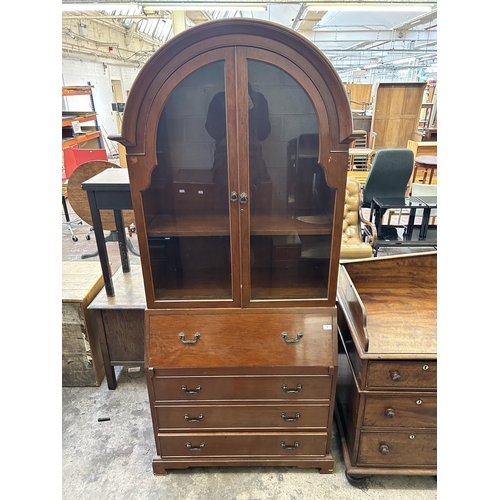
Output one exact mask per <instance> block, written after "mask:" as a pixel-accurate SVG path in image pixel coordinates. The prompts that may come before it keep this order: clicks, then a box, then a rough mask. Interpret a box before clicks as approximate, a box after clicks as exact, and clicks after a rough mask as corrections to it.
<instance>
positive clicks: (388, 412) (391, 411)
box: [385, 408, 396, 418]
mask: <svg viewBox="0 0 500 500" xmlns="http://www.w3.org/2000/svg"><path fill="white" fill-rule="evenodd" d="M385 416H386V417H387V418H394V417H395V416H396V412H395V410H394V408H387V410H385Z"/></svg>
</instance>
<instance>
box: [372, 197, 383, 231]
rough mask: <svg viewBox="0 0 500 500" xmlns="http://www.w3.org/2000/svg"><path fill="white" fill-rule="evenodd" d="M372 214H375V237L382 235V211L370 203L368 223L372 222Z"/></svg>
mask: <svg viewBox="0 0 500 500" xmlns="http://www.w3.org/2000/svg"><path fill="white" fill-rule="evenodd" d="M373 214H375V221H374V224H375V228H376V229H377V235H379V236H380V235H381V234H382V215H381V214H382V210H381V209H380V207H379V206H378V205H377V204H375V203H374V202H373V201H372V206H371V208H370V221H371V220H373Z"/></svg>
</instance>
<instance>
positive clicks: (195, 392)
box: [181, 385, 201, 394]
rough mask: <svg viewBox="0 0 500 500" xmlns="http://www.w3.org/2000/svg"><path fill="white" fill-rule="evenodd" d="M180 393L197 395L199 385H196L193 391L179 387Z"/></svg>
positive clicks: (199, 388)
mask: <svg viewBox="0 0 500 500" xmlns="http://www.w3.org/2000/svg"><path fill="white" fill-rule="evenodd" d="M181 389H182V391H183V392H185V393H186V394H198V393H199V392H200V391H201V385H197V386H196V389H195V390H194V391H189V390H188V388H187V387H186V386H185V385H183V386H182V387H181Z"/></svg>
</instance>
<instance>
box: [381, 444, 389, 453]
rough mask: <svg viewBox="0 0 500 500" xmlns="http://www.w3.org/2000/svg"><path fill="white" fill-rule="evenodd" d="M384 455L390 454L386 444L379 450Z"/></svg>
mask: <svg viewBox="0 0 500 500" xmlns="http://www.w3.org/2000/svg"><path fill="white" fill-rule="evenodd" d="M378 451H380V453H381V454H382V455H387V454H388V453H389V447H388V446H387V445H386V444H381V445H380V448H379V449H378Z"/></svg>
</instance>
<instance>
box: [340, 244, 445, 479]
mask: <svg viewBox="0 0 500 500" xmlns="http://www.w3.org/2000/svg"><path fill="white" fill-rule="evenodd" d="M338 298H339V308H338V312H339V314H338V332H339V378H338V385H337V397H336V400H337V401H336V403H337V411H336V422H337V426H338V429H339V433H340V436H341V442H342V449H343V457H344V461H345V465H346V475H347V478H348V480H349V481H350V482H352V483H355V482H357V481H358V480H359V479H360V478H362V477H364V476H366V475H371V474H405V475H436V474H437V353H436V315H437V310H436V254H435V253H431V254H418V255H413V256H397V257H387V258H385V257H380V258H377V259H376V260H373V261H372V262H368V261H365V262H362V261H358V262H357V263H349V264H345V265H344V266H342V269H341V272H340V275H339V290H338Z"/></svg>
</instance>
